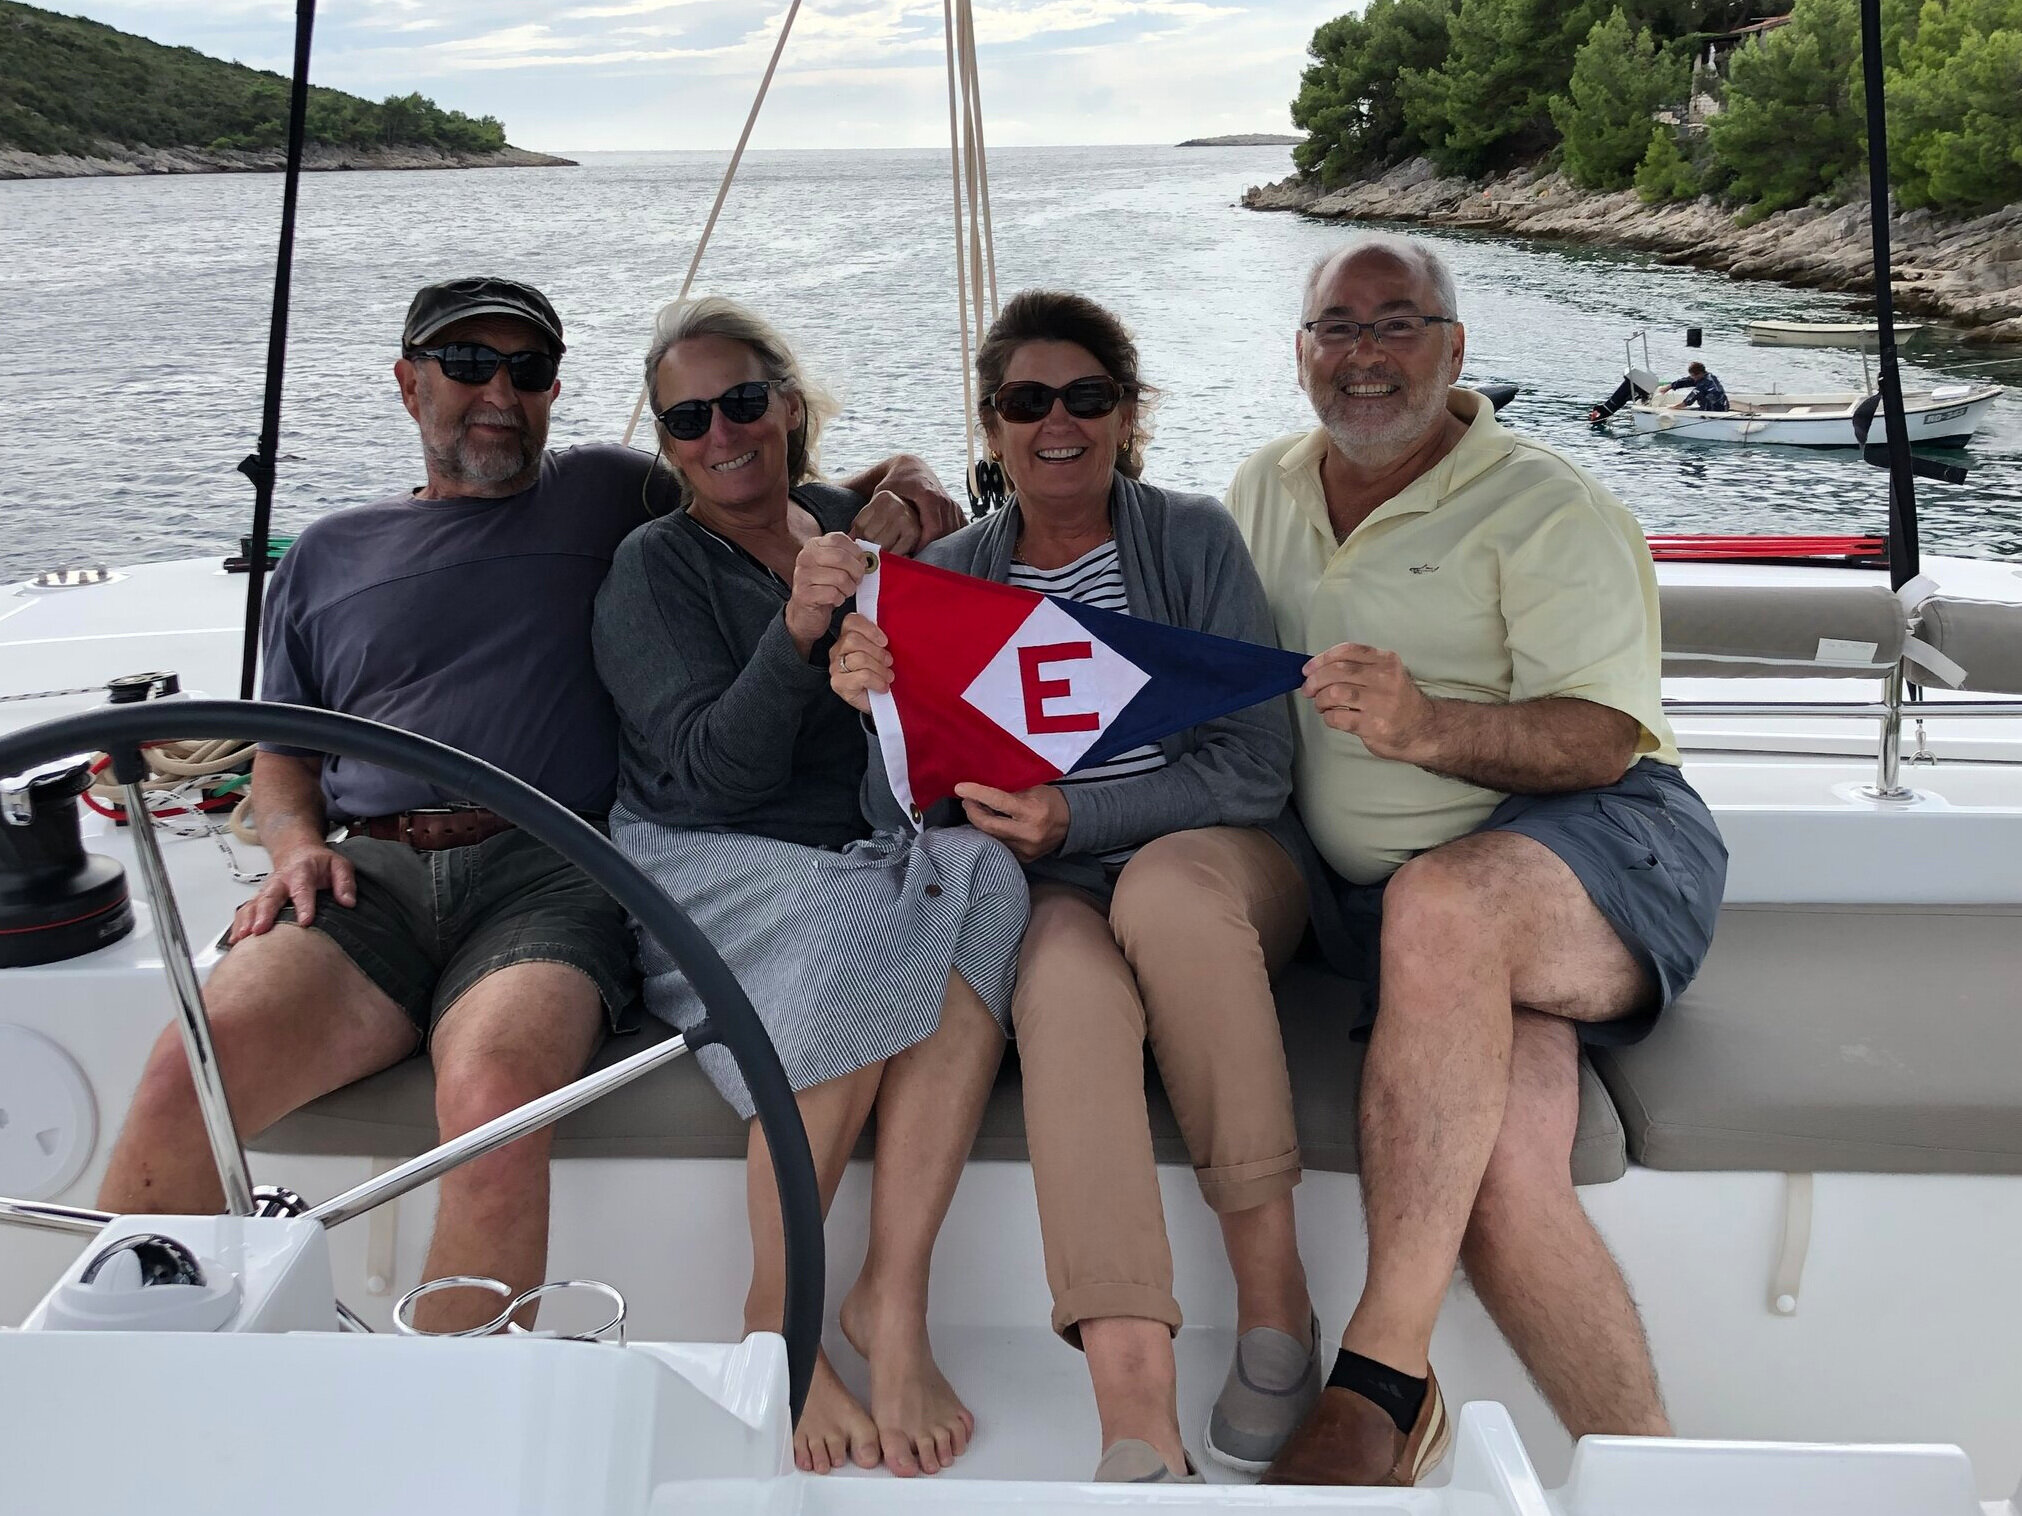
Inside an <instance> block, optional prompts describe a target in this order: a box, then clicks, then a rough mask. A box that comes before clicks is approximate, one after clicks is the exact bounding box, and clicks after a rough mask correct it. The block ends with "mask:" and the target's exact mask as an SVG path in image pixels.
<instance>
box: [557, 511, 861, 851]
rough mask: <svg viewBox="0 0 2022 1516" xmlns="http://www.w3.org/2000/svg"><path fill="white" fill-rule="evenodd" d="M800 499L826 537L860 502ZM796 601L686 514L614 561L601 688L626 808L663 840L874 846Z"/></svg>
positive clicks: (823, 670)
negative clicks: (798, 621) (794, 633)
mask: <svg viewBox="0 0 2022 1516" xmlns="http://www.w3.org/2000/svg"><path fill="white" fill-rule="evenodd" d="M793 498H794V499H795V500H796V501H797V502H798V503H799V504H800V505H801V506H803V507H804V508H805V509H806V510H807V511H809V512H810V513H811V514H812V515H813V516H814V517H815V519H816V520H817V521H819V522H820V523H821V528H822V530H823V531H825V532H839V531H846V530H848V528H849V525H850V522H851V520H852V519H853V518H854V517H855V515H856V513H857V511H858V510H859V508H861V506H862V505H863V502H862V501H861V500H859V499H857V497H856V496H855V495H853V494H851V493H850V492H849V491H848V490H845V489H839V488H837V487H835V486H833V485H825V484H803V485H800V486H798V487H797V488H795V490H794V491H793ZM786 599H787V594H786V590H785V589H784V587H782V586H781V585H780V583H779V582H778V581H777V580H776V579H775V578H774V577H773V576H772V575H771V574H770V573H769V572H768V571H767V570H766V569H765V568H764V567H763V566H761V565H760V564H759V563H758V561H757V560H756V559H753V558H750V557H748V556H747V555H743V554H740V553H739V552H738V551H737V550H735V549H733V548H730V547H727V546H726V545H725V544H724V543H723V542H721V541H720V540H718V539H716V538H714V537H712V536H711V535H710V534H709V533H708V532H705V531H704V530H703V529H702V528H701V527H700V526H698V525H697V524H696V523H695V521H694V520H693V519H692V518H691V517H690V516H689V514H688V512H687V511H686V510H685V509H677V510H674V511H670V512H669V513H668V514H667V515H665V516H662V517H660V518H659V519H658V520H657V521H649V522H647V523H646V524H645V525H644V526H642V527H640V528H639V529H638V530H637V531H635V532H633V533H632V535H631V536H629V537H627V538H626V539H625V541H624V542H623V544H621V545H620V547H619V548H618V553H617V556H616V558H614V559H613V560H612V563H611V573H610V577H609V578H607V579H606V580H605V581H604V587H603V589H602V591H600V592H599V594H598V595H597V614H596V621H595V640H596V655H597V673H598V675H599V676H600V677H601V678H602V679H603V681H604V684H605V685H606V687H607V688H609V690H610V692H611V698H612V699H613V700H614V701H615V702H616V703H617V707H618V801H619V803H620V804H621V805H623V806H624V807H625V808H626V809H627V810H629V811H630V812H632V814H633V815H635V816H638V817H640V818H641V819H643V820H646V821H657V822H660V823H661V824H662V825H664V826H678V827H694V828H700V829H705V830H711V831H726V832H755V833H757V834H758V835H760V836H763V837H772V838H775V839H777V840H780V841H783V842H800V843H806V844H808V845H809V846H812V847H841V846H843V845H845V844H846V843H849V842H852V841H854V840H856V839H857V838H859V837H862V836H864V835H865V834H866V833H867V832H868V831H869V828H868V827H866V826H865V825H864V820H863V816H862V813H861V811H860V810H859V807H858V799H857V797H858V791H859V787H860V786H861V784H862V782H863V772H864V755H863V739H862V737H861V735H860V734H859V729H858V726H857V719H856V712H855V711H853V710H851V709H850V708H849V707H848V706H847V705H845V704H844V703H843V702H842V701H841V700H839V699H838V698H836V696H835V695H834V694H833V693H831V692H830V690H829V685H828V655H827V651H826V647H825V646H824V647H822V648H820V649H818V650H817V653H816V655H815V656H814V657H812V658H803V657H801V655H800V653H799V651H798V650H797V649H796V648H795V647H794V645H793V638H792V637H791V636H790V635H788V633H787V630H786V619H785V617H784V616H783V615H782V614H781V612H782V608H783V607H784V606H785V604H786Z"/></svg>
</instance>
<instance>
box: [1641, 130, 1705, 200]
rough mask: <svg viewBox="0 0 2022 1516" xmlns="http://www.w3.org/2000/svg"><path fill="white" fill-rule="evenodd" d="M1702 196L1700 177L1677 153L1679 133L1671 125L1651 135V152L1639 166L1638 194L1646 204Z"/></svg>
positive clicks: (1681, 155) (1682, 155) (1644, 155)
mask: <svg viewBox="0 0 2022 1516" xmlns="http://www.w3.org/2000/svg"><path fill="white" fill-rule="evenodd" d="M1698 193H1699V176H1698V175H1697V174H1696V173H1694V172H1693V169H1692V165H1691V164H1690V163H1688V162H1686V160H1685V155H1684V154H1683V153H1681V152H1679V151H1678V134H1677V132H1675V131H1674V130H1673V129H1672V128H1670V127H1668V126H1661V125H1660V126H1658V127H1657V128H1656V129H1655V130H1654V131H1652V132H1651V133H1650V146H1649V149H1648V150H1647V151H1646V152H1645V153H1644V154H1643V161H1642V162H1641V163H1639V164H1638V165H1636V195H1637V197H1638V198H1639V199H1640V200H1642V202H1643V203H1644V204H1645V205H1658V204H1661V203H1663V202H1664V201H1666V200H1690V199H1692V198H1693V197H1694V196H1696V195H1697V194H1698Z"/></svg>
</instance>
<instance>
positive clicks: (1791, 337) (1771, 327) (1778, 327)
mask: <svg viewBox="0 0 2022 1516" xmlns="http://www.w3.org/2000/svg"><path fill="white" fill-rule="evenodd" d="M1746 330H1747V332H1748V340H1749V342H1751V343H1752V344H1754V345H1755V346H1756V347H1864V348H1867V349H1868V350H1869V351H1873V350H1874V349H1875V348H1876V347H1877V346H1879V345H1880V328H1878V327H1877V326H1876V325H1875V323H1874V322H1872V321H1751V322H1749V323H1748V324H1747V327H1746ZM1924 331H1925V327H1924V325H1923V323H1922V322H1918V321H1898V322H1897V323H1896V341H1897V343H1898V344H1899V345H1907V344H1909V343H1911V342H1914V341H1916V340H1917V338H1918V337H1920V336H1922V335H1923V333H1924Z"/></svg>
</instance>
